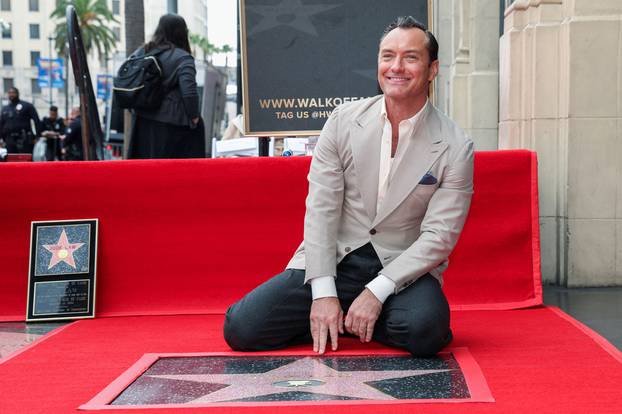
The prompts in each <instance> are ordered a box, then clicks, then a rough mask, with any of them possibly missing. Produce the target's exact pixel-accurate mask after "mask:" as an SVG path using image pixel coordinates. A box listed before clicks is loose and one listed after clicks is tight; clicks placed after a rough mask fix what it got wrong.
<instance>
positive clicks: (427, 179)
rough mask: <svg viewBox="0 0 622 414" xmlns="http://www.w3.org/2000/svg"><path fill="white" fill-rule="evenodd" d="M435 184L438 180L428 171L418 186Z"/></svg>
mask: <svg viewBox="0 0 622 414" xmlns="http://www.w3.org/2000/svg"><path fill="white" fill-rule="evenodd" d="M436 183H438V180H437V179H436V177H435V176H433V175H432V173H431V172H429V171H428V172H427V173H426V174H425V175H424V176H423V177H421V180H419V184H420V185H435V184H436Z"/></svg>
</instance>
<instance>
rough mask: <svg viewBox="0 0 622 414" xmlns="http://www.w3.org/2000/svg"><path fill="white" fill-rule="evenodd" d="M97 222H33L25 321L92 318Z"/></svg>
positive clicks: (91, 220) (95, 220) (93, 311)
mask: <svg viewBox="0 0 622 414" xmlns="http://www.w3.org/2000/svg"><path fill="white" fill-rule="evenodd" d="M97 225H98V220H97V219H88V220H62V221H33V222H32V223H31V233H30V265H29V273H28V309H27V310H26V320H27V321H30V322H32V321H42V320H62V319H81V318H92V317H94V316H95V282H96V273H97V264H96V258H97Z"/></svg>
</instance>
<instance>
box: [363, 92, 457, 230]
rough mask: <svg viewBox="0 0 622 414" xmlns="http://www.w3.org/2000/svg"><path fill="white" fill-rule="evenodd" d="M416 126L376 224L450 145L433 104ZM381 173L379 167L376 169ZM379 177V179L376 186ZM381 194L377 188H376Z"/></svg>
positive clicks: (398, 203)
mask: <svg viewBox="0 0 622 414" xmlns="http://www.w3.org/2000/svg"><path fill="white" fill-rule="evenodd" d="M428 105H429V107H428V108H427V109H426V113H424V114H422V115H424V116H423V117H422V119H421V120H420V122H421V124H420V125H419V126H417V127H416V129H415V131H414V132H413V135H412V136H411V137H410V142H409V143H408V146H407V147H406V149H405V151H402V153H401V155H400V154H398V155H399V157H398V158H397V159H395V160H394V163H396V165H395V166H394V168H393V169H392V172H391V180H390V182H389V188H388V190H387V194H386V197H385V199H384V200H383V202H382V205H381V206H380V210H379V211H378V214H377V215H376V217H375V219H374V221H373V224H372V225H373V226H376V225H377V224H378V223H380V222H381V221H382V220H384V219H385V218H386V217H388V216H389V214H391V212H392V211H393V210H395V209H396V208H397V207H398V206H399V205H400V204H401V203H402V202H403V201H404V200H405V199H406V197H408V195H409V194H410V193H411V192H412V191H413V190H414V188H415V187H416V186H417V185H418V183H419V180H421V178H422V177H423V176H424V175H425V174H426V173H427V172H428V171H429V170H430V168H431V167H432V165H433V164H434V162H436V160H437V159H438V158H439V157H440V156H441V155H442V154H443V152H445V150H446V149H447V147H448V144H447V143H446V142H445V141H444V140H443V139H442V138H441V137H440V126H439V125H438V121H437V119H436V117H435V116H434V115H435V114H434V113H433V111H434V108H433V107H432V106H431V104H428ZM376 175H378V169H376ZM377 182H378V180H377V179H376V187H377ZM376 193H377V190H376Z"/></svg>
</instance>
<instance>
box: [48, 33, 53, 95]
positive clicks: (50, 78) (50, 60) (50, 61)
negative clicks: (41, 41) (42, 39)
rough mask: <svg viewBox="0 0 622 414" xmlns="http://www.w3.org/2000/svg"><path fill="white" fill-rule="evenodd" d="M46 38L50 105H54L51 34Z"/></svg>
mask: <svg viewBox="0 0 622 414" xmlns="http://www.w3.org/2000/svg"><path fill="white" fill-rule="evenodd" d="M48 40H49V42H50V54H49V56H50V57H49V60H48V62H49V64H50V73H49V78H48V79H49V82H50V106H52V105H54V102H53V99H52V83H53V82H52V40H54V38H53V37H52V36H48Z"/></svg>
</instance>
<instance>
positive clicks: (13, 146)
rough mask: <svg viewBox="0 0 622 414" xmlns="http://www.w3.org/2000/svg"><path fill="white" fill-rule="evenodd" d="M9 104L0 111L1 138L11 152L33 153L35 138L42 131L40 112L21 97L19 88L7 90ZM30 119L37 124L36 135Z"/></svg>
mask: <svg viewBox="0 0 622 414" xmlns="http://www.w3.org/2000/svg"><path fill="white" fill-rule="evenodd" d="M7 97H8V98H9V103H8V105H5V106H4V107H2V112H1V113H0V138H1V139H2V140H3V141H4V144H5V146H6V149H7V151H8V152H9V153H21V154H32V150H33V148H34V144H35V138H36V137H37V136H38V135H39V133H40V132H41V124H40V121H39V114H37V110H36V109H35V107H34V106H33V105H32V104H31V103H30V102H26V101H22V100H21V99H19V90H18V89H17V88H15V87H10V88H9V90H8V92H7ZM30 121H33V122H34V124H35V130H36V135H35V134H34V133H33V131H32V126H31V123H30Z"/></svg>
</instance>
